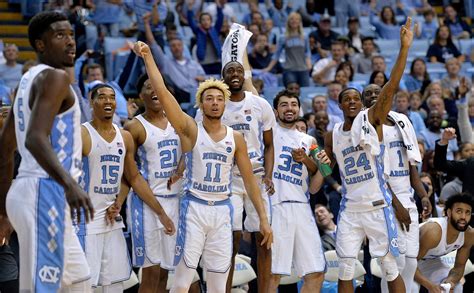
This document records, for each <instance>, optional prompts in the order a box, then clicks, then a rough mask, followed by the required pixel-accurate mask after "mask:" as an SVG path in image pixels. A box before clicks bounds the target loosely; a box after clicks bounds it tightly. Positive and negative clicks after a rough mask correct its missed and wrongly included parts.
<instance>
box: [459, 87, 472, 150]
mask: <svg viewBox="0 0 474 293" xmlns="http://www.w3.org/2000/svg"><path fill="white" fill-rule="evenodd" d="M463 87H464V85H463V83H461V84H460V86H459V91H460V92H461V98H460V99H459V100H457V101H456V106H457V108H458V120H457V123H458V127H459V133H460V134H461V141H462V142H463V143H474V99H473V98H472V97H471V93H468V94H465V95H464V97H463V96H462V92H464V89H463ZM466 93H467V92H466Z"/></svg>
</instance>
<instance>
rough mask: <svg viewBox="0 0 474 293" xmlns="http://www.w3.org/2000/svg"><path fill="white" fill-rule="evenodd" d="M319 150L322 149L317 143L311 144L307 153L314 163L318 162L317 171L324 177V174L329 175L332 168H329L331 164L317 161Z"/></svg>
mask: <svg viewBox="0 0 474 293" xmlns="http://www.w3.org/2000/svg"><path fill="white" fill-rule="evenodd" d="M320 151H322V149H321V148H320V147H319V146H318V145H317V144H313V145H311V147H310V148H309V155H310V156H311V157H313V159H315V160H316V164H318V169H319V172H321V175H323V177H326V176H329V175H331V173H332V169H331V166H329V165H328V164H324V163H321V162H319V159H318V156H317V155H318V154H319V152H320Z"/></svg>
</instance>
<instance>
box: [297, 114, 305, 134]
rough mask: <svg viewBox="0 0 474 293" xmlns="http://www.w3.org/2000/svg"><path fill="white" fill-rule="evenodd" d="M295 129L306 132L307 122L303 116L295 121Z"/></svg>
mask: <svg viewBox="0 0 474 293" xmlns="http://www.w3.org/2000/svg"><path fill="white" fill-rule="evenodd" d="M295 127H296V130H298V131H299V132H303V133H307V132H308V123H307V122H306V119H304V118H303V117H299V118H298V119H297V120H296V123H295Z"/></svg>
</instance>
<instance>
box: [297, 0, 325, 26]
mask: <svg viewBox="0 0 474 293" xmlns="http://www.w3.org/2000/svg"><path fill="white" fill-rule="evenodd" d="M318 4H319V3H318ZM298 13H299V14H301V20H302V21H303V26H304V27H309V26H315V27H316V26H318V21H319V20H320V18H321V15H320V14H319V13H317V12H316V1H315V0H306V4H305V5H302V6H301V7H300V8H299V9H298Z"/></svg>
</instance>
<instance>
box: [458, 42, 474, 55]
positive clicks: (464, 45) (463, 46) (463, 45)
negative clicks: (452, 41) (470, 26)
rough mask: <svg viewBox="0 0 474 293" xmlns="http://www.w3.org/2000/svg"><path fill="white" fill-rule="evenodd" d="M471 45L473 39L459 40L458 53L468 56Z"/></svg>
mask: <svg viewBox="0 0 474 293" xmlns="http://www.w3.org/2000/svg"><path fill="white" fill-rule="evenodd" d="M473 45H474V41H473V39H466V40H459V51H460V52H461V53H462V54H464V55H469V53H470V51H471V47H472V46H473Z"/></svg>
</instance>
